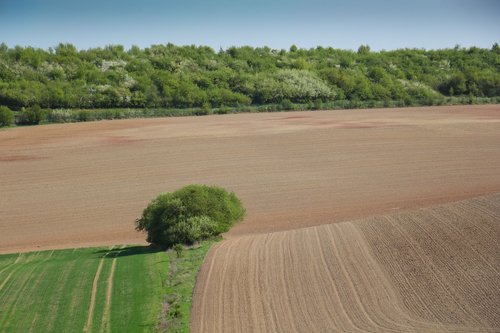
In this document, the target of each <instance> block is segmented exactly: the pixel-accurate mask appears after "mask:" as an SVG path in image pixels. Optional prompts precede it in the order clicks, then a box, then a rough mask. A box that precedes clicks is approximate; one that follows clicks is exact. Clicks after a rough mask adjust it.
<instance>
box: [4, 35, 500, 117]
mask: <svg viewBox="0 0 500 333" xmlns="http://www.w3.org/2000/svg"><path fill="white" fill-rule="evenodd" d="M453 96H467V97H471V98H474V97H479V98H481V97H485V98H492V97H498V96H500V47H499V46H498V44H494V45H493V46H492V47H491V48H490V49H485V48H477V47H470V48H463V47H460V46H456V47H455V48H451V49H442V50H424V49H399V50H394V51H380V52H373V51H371V50H370V47H369V46H367V45H362V46H360V47H359V49H358V50H357V51H353V50H341V49H334V48H331V47H316V48H310V49H301V48H297V47H296V46H295V45H292V46H291V47H290V49H289V50H284V49H271V48H268V47H249V46H243V47H230V48H227V49H220V50H219V51H215V50H214V49H212V48H210V47H207V46H176V45H173V44H166V45H153V46H150V47H147V48H144V49H141V48H139V47H136V46H133V47H131V48H130V49H125V48H124V47H123V46H121V45H109V46H106V47H104V48H91V49H87V50H78V49H77V48H76V47H75V46H73V45H71V44H63V43H61V44H59V45H58V46H56V47H54V48H49V49H40V48H34V47H21V46H15V47H13V48H9V47H8V46H7V45H6V44H4V43H3V44H0V105H2V106H6V107H8V108H10V109H12V110H22V109H23V108H30V107H35V106H36V107H40V108H42V109H95V108H101V109H106V108H138V109H140V108H168V109H173V108H177V109H182V108H205V109H209V108H223V107H243V106H259V105H269V104H277V105H285V106H286V105H290V104H307V103H329V102H333V101H348V102H349V103H351V104H352V103H354V104H355V103H363V102H367V101H377V102H383V103H389V102H390V101H397V102H398V104H397V105H422V104H424V105H429V104H434V103H436V101H439V100H442V99H443V98H446V97H453ZM35 113H36V112H35Z"/></svg>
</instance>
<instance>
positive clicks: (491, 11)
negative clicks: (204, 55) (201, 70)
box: [0, 0, 500, 50]
mask: <svg viewBox="0 0 500 333" xmlns="http://www.w3.org/2000/svg"><path fill="white" fill-rule="evenodd" d="M0 42H5V43H7V45H9V46H11V47H13V46H15V45H23V46H27V45H31V46H35V47H42V48H48V47H50V46H56V45H57V44H58V43H59V42H69V43H72V44H74V45H75V46H76V47H78V48H80V49H86V48H89V47H96V46H105V45H107V44H122V45H124V46H125V47H127V48H128V47H130V46H131V45H138V46H140V47H146V46H149V45H151V44H165V43H168V42H171V43H174V44H177V45H186V44H196V45H208V46H211V47H213V48H214V49H216V50H217V49H218V48H219V47H223V48H226V47H229V46H233V45H235V46H239V45H252V46H264V45H267V46H269V47H271V48H288V47H289V46H290V45H291V44H296V45H297V46H299V47H305V48H309V47H314V46H318V45H321V46H332V47H335V48H343V49H357V47H358V46H359V45H360V44H368V45H370V46H371V48H372V49H373V50H380V49H386V50H391V49H396V48H403V47H412V48H413V47H417V48H426V49H435V48H445V47H453V46H455V45H456V44H459V45H461V46H466V47H468V46H478V47H486V48H489V47H491V45H492V44H493V43H495V42H500V1H498V0H373V1H368V0H352V1H349V0H342V1H337V0H330V1H326V0H289V1H285V0H253V1H250V0H241V1H239V0H163V1H161V0H0Z"/></svg>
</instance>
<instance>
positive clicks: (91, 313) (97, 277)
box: [83, 246, 113, 332]
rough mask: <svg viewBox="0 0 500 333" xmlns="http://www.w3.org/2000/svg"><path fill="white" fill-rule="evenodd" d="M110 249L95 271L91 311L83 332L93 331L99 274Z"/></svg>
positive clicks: (90, 304) (90, 303)
mask: <svg viewBox="0 0 500 333" xmlns="http://www.w3.org/2000/svg"><path fill="white" fill-rule="evenodd" d="M112 249H113V246H112V247H111V248H110V249H109V251H111V250H112ZM109 251H108V252H106V254H105V255H103V256H102V257H101V260H100V261H99V266H98V267H97V271H96V272H95V275H94V281H93V282H92V293H91V294H90V302H89V311H88V314H87V322H86V323H85V326H84V327H83V332H90V331H92V320H93V319H94V308H95V298H96V294H97V282H99V276H100V275H101V270H102V266H103V264H104V258H106V256H107V255H108V254H109Z"/></svg>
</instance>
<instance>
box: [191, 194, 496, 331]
mask: <svg viewBox="0 0 500 333" xmlns="http://www.w3.org/2000/svg"><path fill="white" fill-rule="evenodd" d="M499 239H500V194H496V195H490V196H486V197H479V198H475V199H469V200H465V201H461V202H456V203H451V204H445V205H440V206H436V207H432V208H424V209H420V210H416V211H411V212H405V213H395V214H390V215H383V216H379V217H372V218H367V219H362V220H355V221H353V222H344V223H338V224H331V225H323V226H317V227H310V228H303V229H297V230H290V231H281V232H275V233H269V234H265V235H251V236H242V237H237V238H233V239H230V240H226V241H223V242H222V243H219V244H218V245H216V246H215V247H214V248H212V249H211V250H210V252H209V255H208V256H207V258H206V260H205V263H204V266H203V268H202V270H201V272H200V274H199V275H198V282H197V285H196V289H195V293H194V302H193V306H194V307H193V312H192V317H191V329H192V331H193V332H217V333H220V332H464V333H465V332H500V283H499V281H500V242H499Z"/></svg>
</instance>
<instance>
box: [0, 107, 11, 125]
mask: <svg viewBox="0 0 500 333" xmlns="http://www.w3.org/2000/svg"><path fill="white" fill-rule="evenodd" d="M13 122H14V112H12V110H11V109H9V108H8V107H6V106H0V127H3V126H10V125H12V123H13Z"/></svg>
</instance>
